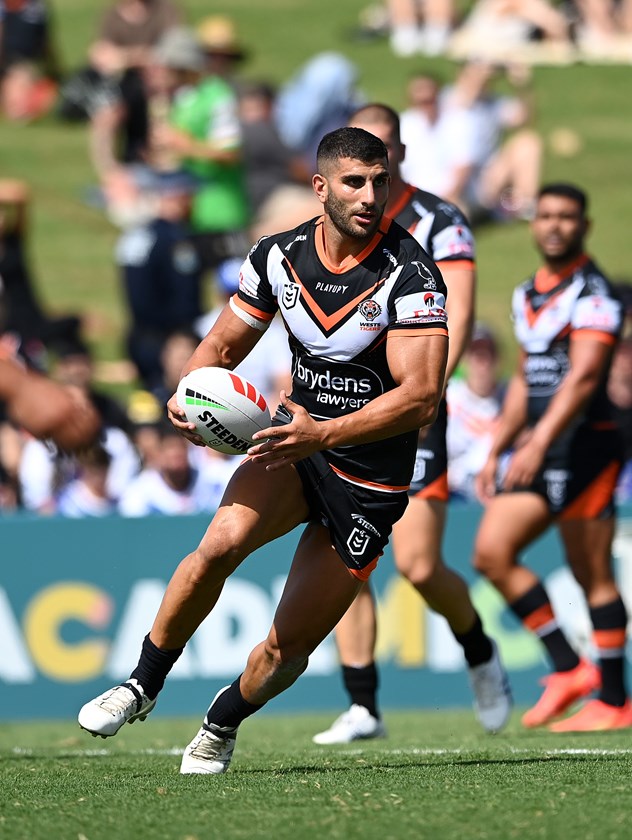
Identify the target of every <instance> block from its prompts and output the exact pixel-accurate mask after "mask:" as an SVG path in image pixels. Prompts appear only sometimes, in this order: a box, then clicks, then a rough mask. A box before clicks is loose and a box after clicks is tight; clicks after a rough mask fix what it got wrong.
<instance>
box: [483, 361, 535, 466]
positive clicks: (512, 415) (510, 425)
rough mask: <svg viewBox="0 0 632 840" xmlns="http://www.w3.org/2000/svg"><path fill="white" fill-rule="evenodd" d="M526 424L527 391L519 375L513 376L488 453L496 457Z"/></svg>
mask: <svg viewBox="0 0 632 840" xmlns="http://www.w3.org/2000/svg"><path fill="white" fill-rule="evenodd" d="M526 424H527V391H526V386H525V382H524V380H523V379H522V377H521V376H520V375H516V376H513V377H512V379H511V381H510V383H509V387H508V388H507V394H506V396H505V401H504V403H503V410H502V414H501V417H500V424H499V426H498V431H497V433H496V435H495V437H494V440H493V442H492V445H491V448H490V455H491V456H492V457H498V456H499V455H501V454H502V453H503V452H504V451H505V450H506V449H508V448H509V447H510V446H511V444H512V443H513V442H514V440H515V439H516V437H517V436H518V434H519V433H520V432H521V431H522V430H523V429H524V427H525V426H526Z"/></svg>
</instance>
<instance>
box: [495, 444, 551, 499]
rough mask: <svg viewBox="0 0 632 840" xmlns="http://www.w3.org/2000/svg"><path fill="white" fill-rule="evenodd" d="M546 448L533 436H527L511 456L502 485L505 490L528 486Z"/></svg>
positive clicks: (542, 458) (539, 465)
mask: <svg viewBox="0 0 632 840" xmlns="http://www.w3.org/2000/svg"><path fill="white" fill-rule="evenodd" d="M545 454H546V450H545V449H544V448H542V447H541V446H540V444H539V443H538V442H537V441H536V439H535V438H534V437H529V438H528V439H527V440H526V441H525V443H524V444H523V446H521V447H520V448H519V449H517V450H516V451H515V452H514V454H513V455H512V456H511V460H510V462H509V466H508V467H507V472H506V473H505V477H504V479H503V482H502V485H503V488H504V489H505V490H514V489H515V488H518V487H529V486H530V485H531V484H532V483H533V479H534V478H535V476H536V473H537V472H538V470H539V469H540V467H541V466H542V462H543V460H544V455H545Z"/></svg>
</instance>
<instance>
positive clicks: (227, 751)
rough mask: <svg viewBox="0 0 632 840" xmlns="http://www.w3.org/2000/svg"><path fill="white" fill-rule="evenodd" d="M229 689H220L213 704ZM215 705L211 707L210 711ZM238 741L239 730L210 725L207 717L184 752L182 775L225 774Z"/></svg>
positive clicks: (226, 687) (227, 687) (181, 765)
mask: <svg viewBox="0 0 632 840" xmlns="http://www.w3.org/2000/svg"><path fill="white" fill-rule="evenodd" d="M229 688H230V686H229V685H227V686H225V687H224V688H222V689H220V691H218V692H217V694H216V695H215V697H214V698H213V703H214V702H215V701H216V700H217V698H218V697H219V695H220V694H223V693H224V692H225V691H227V690H228V689H229ZM213 703H211V705H210V706H209V710H210V709H211V708H212V706H213ZM207 714H208V712H207ZM236 740H237V728H235V729H233V728H230V727H228V726H215V725H214V724H208V723H207V722H206V716H205V718H204V722H203V724H202V726H201V727H200V729H199V730H198V733H197V735H196V736H195V738H194V739H193V740H192V741H191V743H190V744H189V745H188V747H187V748H186V749H185V751H184V755H183V756H182V763H181V764H180V773H182V774H183V775H185V776H186V775H189V774H200V775H204V774H206V775H219V774H220V773H225V772H226V771H227V770H228V767H229V765H230V762H231V759H232V757H233V750H234V749H235V741H236Z"/></svg>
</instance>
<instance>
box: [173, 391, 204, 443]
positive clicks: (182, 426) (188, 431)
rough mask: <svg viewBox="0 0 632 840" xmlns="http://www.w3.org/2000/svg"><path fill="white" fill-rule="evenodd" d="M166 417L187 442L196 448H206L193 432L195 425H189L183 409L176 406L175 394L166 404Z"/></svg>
mask: <svg viewBox="0 0 632 840" xmlns="http://www.w3.org/2000/svg"><path fill="white" fill-rule="evenodd" d="M167 417H168V418H169V420H171V423H172V424H173V425H174V426H175V427H176V429H177V430H178V431H179V432H180V434H181V435H184V437H185V438H186V439H187V440H188V441H190V442H191V443H194V444H195V445H196V446H206V443H205V442H204V440H203V439H202V438H201V437H200V436H199V435H198V434H197V432H196V431H195V423H190V422H189V421H188V420H187V419H186V414H185V413H184V409H182V408H180V406H179V405H178V401H177V399H176V395H175V394H174V395H173V396H172V397H171V399H170V400H169V402H168V403H167Z"/></svg>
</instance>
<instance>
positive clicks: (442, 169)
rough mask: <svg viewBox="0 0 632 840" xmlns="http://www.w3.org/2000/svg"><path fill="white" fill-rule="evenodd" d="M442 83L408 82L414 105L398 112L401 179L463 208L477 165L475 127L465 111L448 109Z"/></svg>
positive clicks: (419, 79) (421, 77)
mask: <svg viewBox="0 0 632 840" xmlns="http://www.w3.org/2000/svg"><path fill="white" fill-rule="evenodd" d="M440 89H441V88H440V84H439V82H438V80H437V79H435V78H433V77H432V76H429V75H427V74H425V73H422V74H417V75H415V76H413V77H412V78H411V79H410V82H409V83H408V100H409V103H410V106H409V107H408V108H407V109H406V110H405V111H404V112H403V113H402V114H400V121H401V122H400V132H401V139H402V143H403V144H404V146H405V147H406V155H405V157H404V160H403V162H402V164H401V167H400V171H401V175H402V178H403V179H404V180H405V181H407V182H408V183H409V184H413V185H414V186H416V187H419V188H420V189H422V190H426V191H427V192H431V193H434V194H435V195H440V196H441V198H443V199H444V200H445V201H451V202H453V203H454V204H457V205H458V206H459V207H463V193H464V190H465V187H466V185H467V183H468V181H469V180H470V177H471V174H472V171H473V168H474V166H475V163H476V125H475V122H474V119H473V117H472V115H471V114H470V113H469V112H468V111H467V110H466V109H465V108H450V109H448V108H445V107H443V106H442V104H441V99H440Z"/></svg>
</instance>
